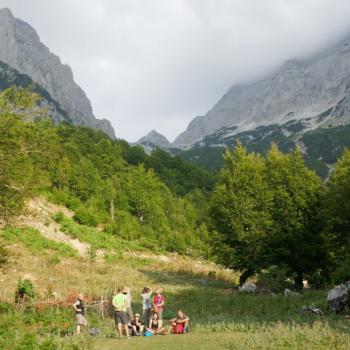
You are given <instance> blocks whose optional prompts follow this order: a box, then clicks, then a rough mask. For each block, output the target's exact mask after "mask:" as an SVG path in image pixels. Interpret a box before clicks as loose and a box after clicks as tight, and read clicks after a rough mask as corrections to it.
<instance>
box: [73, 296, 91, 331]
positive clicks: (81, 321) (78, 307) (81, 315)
mask: <svg viewBox="0 0 350 350" xmlns="http://www.w3.org/2000/svg"><path fill="white" fill-rule="evenodd" d="M73 307H74V310H75V316H76V322H77V334H80V327H81V326H83V327H84V333H85V334H86V330H87V324H88V323H87V321H86V318H85V305H84V295H83V294H82V293H79V294H78V299H77V300H76V302H75V303H74V304H73Z"/></svg>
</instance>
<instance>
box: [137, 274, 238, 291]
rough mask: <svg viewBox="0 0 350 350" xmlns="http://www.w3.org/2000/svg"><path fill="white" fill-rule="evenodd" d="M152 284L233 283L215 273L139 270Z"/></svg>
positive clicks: (214, 285) (221, 285)
mask: <svg viewBox="0 0 350 350" xmlns="http://www.w3.org/2000/svg"><path fill="white" fill-rule="evenodd" d="M139 271H140V272H141V273H143V274H144V275H145V276H146V277H147V278H148V279H150V280H151V281H153V283H154V284H160V285H161V284H169V285H174V286H176V285H179V284H184V285H192V286H195V287H198V288H200V287H212V288H233V287H236V285H235V284H233V283H231V282H228V281H226V280H225V279H223V278H220V277H218V276H216V275H215V273H209V274H208V275H201V274H200V273H193V272H189V271H178V272H164V271H157V272H155V271H147V270H139Z"/></svg>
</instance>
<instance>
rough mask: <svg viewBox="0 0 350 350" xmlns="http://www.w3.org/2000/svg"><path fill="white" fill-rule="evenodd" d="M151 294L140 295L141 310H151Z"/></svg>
mask: <svg viewBox="0 0 350 350" xmlns="http://www.w3.org/2000/svg"><path fill="white" fill-rule="evenodd" d="M151 294H152V292H149V293H145V294H141V299H142V309H143V310H148V309H150V308H151Z"/></svg>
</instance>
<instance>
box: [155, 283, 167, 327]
mask: <svg viewBox="0 0 350 350" xmlns="http://www.w3.org/2000/svg"><path fill="white" fill-rule="evenodd" d="M164 304H165V298H164V296H163V288H158V289H157V290H156V295H155V296H154V299H153V309H154V312H156V313H157V314H158V320H159V324H160V325H159V327H160V328H162V327H163V311H164Z"/></svg>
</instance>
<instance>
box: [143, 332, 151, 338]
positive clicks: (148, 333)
mask: <svg viewBox="0 0 350 350" xmlns="http://www.w3.org/2000/svg"><path fill="white" fill-rule="evenodd" d="M152 335H153V333H152V332H150V331H146V332H144V333H143V336H144V337H151V336H152Z"/></svg>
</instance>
